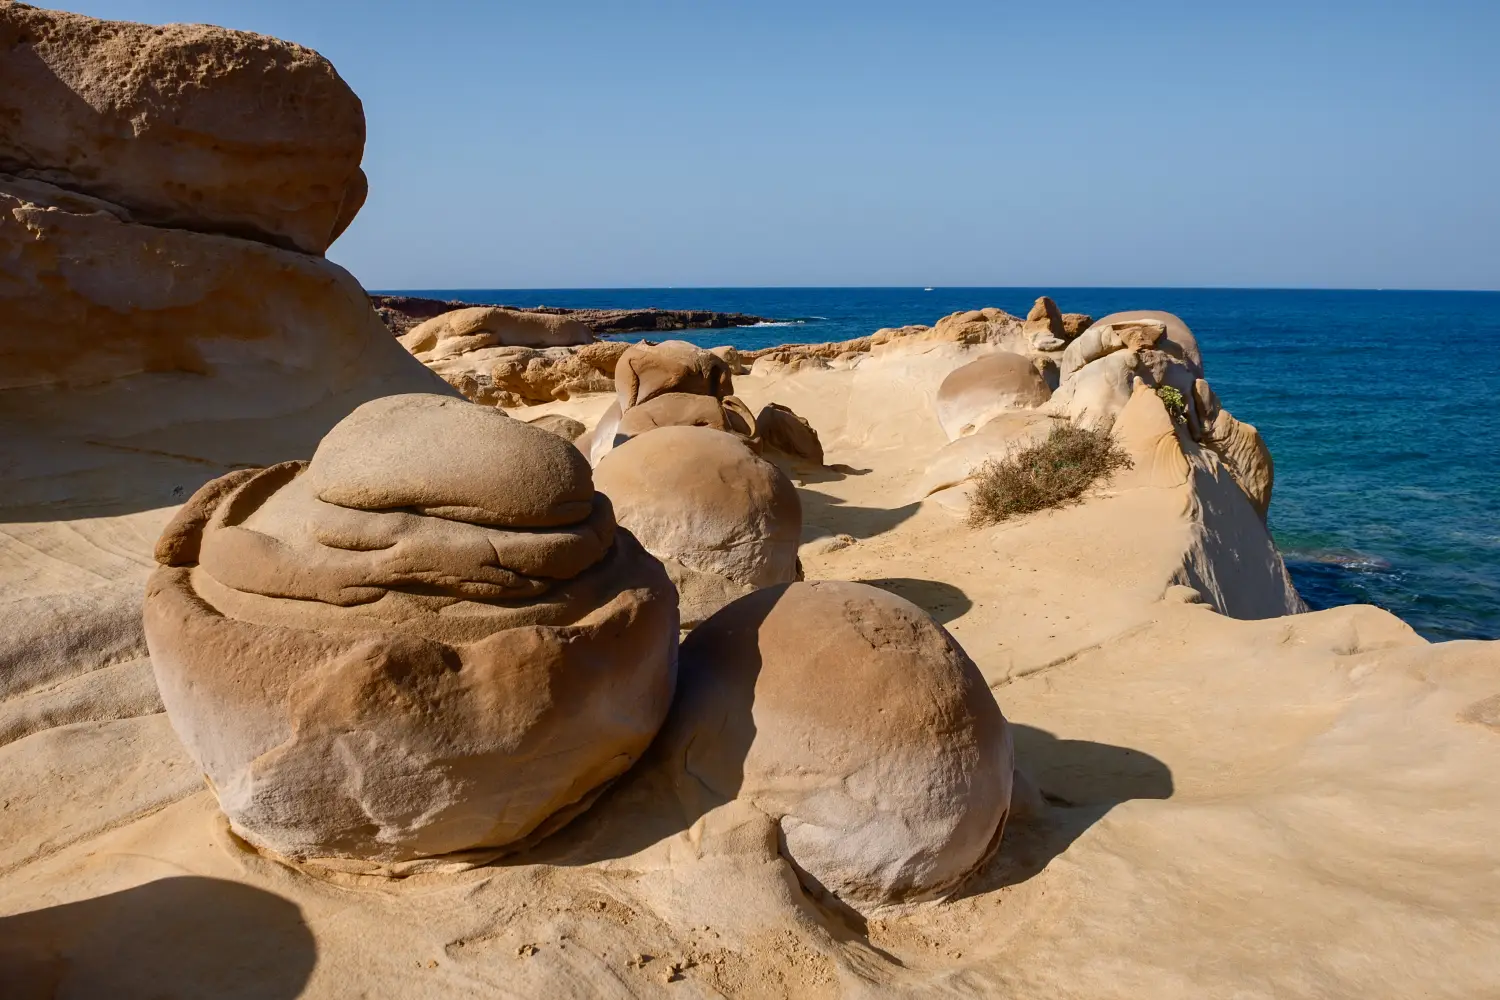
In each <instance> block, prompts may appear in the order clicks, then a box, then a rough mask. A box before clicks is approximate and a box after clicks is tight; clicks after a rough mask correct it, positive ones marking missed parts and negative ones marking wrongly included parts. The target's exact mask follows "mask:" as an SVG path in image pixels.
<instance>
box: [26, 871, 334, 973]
mask: <svg viewBox="0 0 1500 1000" xmlns="http://www.w3.org/2000/svg"><path fill="white" fill-rule="evenodd" d="M316 963H317V947H316V944H315V943H314V941H313V936H312V932H311V931H309V930H308V928H307V924H306V923H305V922H304V921H303V919H302V911H301V910H300V909H299V908H298V907H297V906H296V904H294V903H292V902H290V901H289V900H286V899H283V898H282V897H280V896H277V895H275V894H273V893H269V892H265V891H263V890H261V889H256V888H253V887H251V886H248V885H243V884H241V883H239V882H230V881H226V880H223V879H215V878H201V877H198V876H182V877H173V878H164V879H160V880H158V881H156V882H148V883H146V884H145V885H141V886H136V887H135V888H132V889H125V890H123V891H121V892H113V893H110V894H108V895H106V896H99V897H97V898H94V899H85V900H81V901H79V902H76V903H64V904H62V905H60V906H51V907H47V908H46V909H42V910H34V911H31V912H29V913H20V914H16V915H15V916H9V917H0V994H3V995H4V996H5V997H7V998H8V1000H33V998H35V1000H42V998H51V997H63V996H80V997H111V998H116V1000H137V998H139V1000H146V998H152V1000H154V998H157V997H215V998H221V1000H283V998H287V1000H290V998H292V997H296V996H300V995H301V994H302V991H303V989H304V988H305V987H306V985H307V981H308V979H309V977H310V976H311V975H312V970H313V966H314V965H315V964H316Z"/></svg>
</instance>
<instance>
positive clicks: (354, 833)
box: [145, 395, 677, 869]
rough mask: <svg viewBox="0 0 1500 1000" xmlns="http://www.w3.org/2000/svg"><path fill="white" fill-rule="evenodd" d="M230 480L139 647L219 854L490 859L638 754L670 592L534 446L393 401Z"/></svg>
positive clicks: (564, 816) (605, 511) (664, 648)
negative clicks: (212, 811) (222, 841)
mask: <svg viewBox="0 0 1500 1000" xmlns="http://www.w3.org/2000/svg"><path fill="white" fill-rule="evenodd" d="M229 479H230V481H229V482H228V483H222V484H221V483H218V482H216V483H210V484H209V485H208V486H206V487H205V488H204V491H202V492H201V493H200V495H199V496H198V497H195V498H194V500H193V501H190V502H189V503H188V504H187V505H185V506H184V507H183V508H182V510H181V511H179V513H178V515H177V518H176V520H175V521H174V523H173V524H172V525H170V526H169V527H168V529H167V530H166V531H165V532H164V535H163V542H162V543H161V544H160V545H159V546H158V549H157V560H158V561H159V562H160V563H161V566H160V568H159V569H158V570H157V571H156V572H155V573H154V574H153V575H152V577H151V581H150V584H149V586H148V588H147V597H146V606H145V633H146V639H147V643H148V645H149V648H150V651H151V658H152V662H153V664H154V666H155V673H156V679H157V683H158V685H159V686H160V689H161V693H162V700H163V702H164V703H165V705H166V709H167V712H168V714H169V715H170V717H171V720H172V725H173V728H174V729H175V730H176V732H177V734H178V735H179V736H180V737H181V739H182V741H183V744H184V745H185V746H186V747H187V749H188V751H189V753H190V754H191V755H192V756H193V758H194V759H195V760H196V761H197V762H198V763H199V765H200V767H201V768H202V769H203V772H204V773H205V774H206V775H207V776H208V779H209V781H210V783H211V786H212V788H213V789H214V791H215V793H216V795H217V797H218V800H219V804H220V806H221V808H222V809H223V810H224V813H225V814H226V816H228V818H229V821H230V824H231V826H232V827H233V829H234V830H235V832H236V833H237V834H239V835H240V836H241V837H243V838H245V839H246V840H248V841H250V842H251V843H253V844H255V845H256V846H258V847H260V848H262V849H264V850H267V851H270V852H272V853H274V854H276V855H279V856H284V857H290V858H295V859H301V860H307V859H319V858H328V859H347V861H348V862H349V863H352V864H355V865H368V866H369V867H371V868H374V869H379V868H380V867H381V866H389V865H402V864H409V863H411V862H419V861H423V860H425V859H434V858H438V859H441V858H443V857H444V856H448V855H453V854H455V853H456V852H473V851H490V852H496V851H499V850H502V849H505V848H514V847H515V846H516V845H518V844H521V843H525V842H529V841H532V840H535V839H537V838H539V837H541V836H545V835H546V834H547V833H548V832H550V831H552V830H554V829H556V828H557V827H558V826H560V825H561V824H562V823H565V822H566V821H567V820H568V819H570V818H572V817H573V816H574V815H576V814H577V813H578V812H579V811H580V810H582V809H584V808H586V807H587V805H588V804H589V803H590V802H591V801H592V799H593V797H594V796H595V795H597V793H598V791H599V790H600V789H601V788H602V787H603V786H604V785H605V784H607V783H608V782H609V781H611V780H613V779H614V778H616V777H618V776H619V775H620V774H621V773H623V772H624V770H625V769H626V768H628V767H629V766H630V764H631V763H632V762H633V761H634V760H635V759H636V758H637V757H639V755H640V754H641V753H642V752H643V751H644V749H645V748H646V746H647V744H649V743H650V741H651V739H652V737H653V736H654V735H655V733H656V730H657V727H658V726H659V725H660V724H661V722H662V720H663V718H664V717H665V714H666V711H667V707H668V704H669V702H670V700H671V696H672V689H673V684H674V676H675V668H676V633H677V616H676V608H675V602H674V600H673V597H674V595H673V591H672V588H671V585H670V583H669V581H668V580H667V577H666V575H665V573H664V572H663V571H662V569H661V566H660V565H659V564H658V563H657V562H656V561H655V560H654V559H652V558H651V557H650V556H649V555H647V554H646V553H645V552H644V551H643V550H642V549H641V548H640V547H639V545H637V544H636V543H635V541H634V539H632V538H631V537H630V535H629V534H628V533H626V532H620V531H616V529H615V522H614V517H613V514H612V511H611V509H610V505H609V501H608V500H607V499H606V498H604V497H603V496H602V495H599V494H596V493H595V492H594V490H593V484H592V482H591V481H590V476H589V468H588V464H587V462H585V461H584V459H583V456H582V455H580V454H579V453H578V451H577V450H576V449H575V448H574V447H573V446H572V445H570V444H568V443H567V442H565V441H563V440H561V439H559V438H558V437H557V436H556V435H552V434H548V433H547V432H546V431H543V430H541V429H539V428H535V427H532V426H530V425H529V424H526V423H524V422H522V421H519V420H514V419H512V418H510V417H507V416H505V415H504V414H501V413H498V412H496V411H495V410H493V409H489V408H484V407H479V406H475V405H473V404H471V403H467V402H464V401H462V400H454V399H450V398H447V397H442V396H430V395H428V396H423V395H406V396H394V397H388V398H385V399H380V400H376V401H374V402H372V403H368V404H366V405H365V406H362V407H360V408H359V409H357V410H355V411H354V413H352V414H351V415H350V416H349V417H348V418H347V419H346V420H344V421H342V422H341V423H340V424H338V425H337V426H336V427H334V428H333V430H332V431H330V432H329V434H328V435H327V436H326V437H325V438H324V439H323V441H322V443H321V444H320V445H319V447H318V450H317V451H316V453H314V455H313V457H312V460H311V462H309V463H306V464H305V466H304V464H303V463H298V462H288V463H283V464H282V465H279V466H273V467H271V468H268V469H264V470H259V471H253V472H246V473H237V474H233V475H232V476H231V477H229ZM417 788H420V789H421V794H420V795H416V794H413V793H414V791H415V790H416V789H417ZM343 867H346V868H347V867H349V865H348V864H345V865H343Z"/></svg>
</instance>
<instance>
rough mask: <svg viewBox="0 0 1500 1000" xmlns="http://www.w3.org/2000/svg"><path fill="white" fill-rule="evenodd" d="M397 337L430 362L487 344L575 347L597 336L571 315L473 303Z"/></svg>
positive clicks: (484, 346) (495, 345)
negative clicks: (473, 304) (474, 304)
mask: <svg viewBox="0 0 1500 1000" xmlns="http://www.w3.org/2000/svg"><path fill="white" fill-rule="evenodd" d="M396 339H397V340H399V341H400V342H401V346H402V347H405V348H406V349H407V350H408V351H411V353H412V354H413V355H415V356H416V358H417V360H418V361H421V362H424V363H426V362H431V361H444V360H447V359H449V358H455V357H458V356H459V355H461V354H468V353H470V352H472V351H477V350H482V349H483V348H486V347H572V346H577V345H582V344H591V343H593V342H594V341H595V339H596V338H595V337H594V332H593V331H592V330H590V329H589V328H588V327H587V326H585V325H584V324H582V323H580V322H579V321H578V320H576V319H571V318H569V317H567V316H562V315H557V314H554V313H533V312H519V311H517V310H515V309H502V308H500V307H499V306H470V307H468V308H466V309H455V310H453V311H452V312H446V313H443V314H442V315H441V316H434V317H433V318H432V319H430V320H427V321H426V322H425V323H421V324H419V325H418V326H416V327H414V328H412V329H411V330H409V331H408V332H406V333H404V334H402V335H401V336H400V337H398V338H396Z"/></svg>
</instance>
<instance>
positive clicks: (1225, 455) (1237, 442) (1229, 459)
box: [1192, 378, 1276, 520]
mask: <svg viewBox="0 0 1500 1000" xmlns="http://www.w3.org/2000/svg"><path fill="white" fill-rule="evenodd" d="M1192 398H1193V400H1194V403H1195V404H1196V407H1197V412H1198V414H1199V416H1200V417H1201V419H1202V421H1203V434H1202V439H1203V443H1204V444H1205V445H1207V446H1208V447H1210V448H1212V449H1213V450H1214V451H1216V452H1217V453H1218V455H1219V457H1220V458H1222V459H1223V460H1224V464H1225V465H1227V466H1229V471H1230V472H1231V473H1232V474H1233V475H1234V481H1235V482H1237V483H1239V484H1240V489H1242V490H1244V491H1245V496H1247V497H1249V499H1250V504H1251V506H1253V507H1254V508H1255V511H1256V513H1258V514H1259V515H1260V516H1261V519H1262V520H1264V519H1265V517H1266V511H1267V510H1268V509H1269V508H1270V506H1271V489H1272V487H1273V486H1274V485H1275V482H1276V465H1275V462H1274V461H1273V460H1272V458H1271V449H1270V448H1268V447H1267V446H1266V442H1265V441H1264V440H1262V438H1261V436H1260V432H1259V431H1257V430H1256V429H1255V425H1253V424H1247V423H1245V422H1244V421H1242V420H1236V419H1235V418H1234V415H1233V414H1231V413H1230V412H1229V411H1228V410H1226V409H1224V407H1223V406H1222V405H1221V404H1220V403H1219V397H1218V395H1217V394H1216V393H1215V392H1214V391H1213V388H1212V387H1211V386H1209V384H1208V383H1207V382H1205V381H1204V380H1203V379H1201V378H1200V379H1198V380H1197V381H1196V382H1195V383H1194V384H1193V397H1192Z"/></svg>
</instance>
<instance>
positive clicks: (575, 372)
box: [433, 347, 615, 404]
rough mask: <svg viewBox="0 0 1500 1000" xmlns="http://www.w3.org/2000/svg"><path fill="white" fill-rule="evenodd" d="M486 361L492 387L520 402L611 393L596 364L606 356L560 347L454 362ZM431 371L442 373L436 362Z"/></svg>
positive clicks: (510, 349)
mask: <svg viewBox="0 0 1500 1000" xmlns="http://www.w3.org/2000/svg"><path fill="white" fill-rule="evenodd" d="M485 361H488V362H489V365H490V369H489V377H490V378H491V379H492V380H493V382H494V384H495V386H496V387H497V388H499V389H501V390H503V391H505V392H510V393H514V394H515V395H516V396H517V397H518V398H519V399H520V400H521V401H522V402H523V403H529V404H536V403H550V402H552V401H553V400H558V399H570V398H572V397H573V396H578V395H586V394H588V393H595V392H613V391H614V388H615V383H614V380H613V379H611V378H610V377H609V375H607V374H605V373H604V372H603V371H601V370H600V369H599V368H598V367H596V366H595V364H596V363H608V361H609V356H608V355H607V354H599V355H594V354H584V353H582V351H575V350H572V349H569V348H564V347H552V348H545V349H540V350H538V349H535V348H530V347H508V348H497V349H493V350H489V351H481V352H476V353H475V354H471V355H465V356H463V357H460V358H457V359H455V363H456V364H458V365H469V364H482V363H484V362H485ZM433 367H434V369H435V370H436V371H439V372H443V371H445V370H446V369H445V366H444V365H443V364H442V363H441V362H439V363H437V364H435V365H434V366H433Z"/></svg>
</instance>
